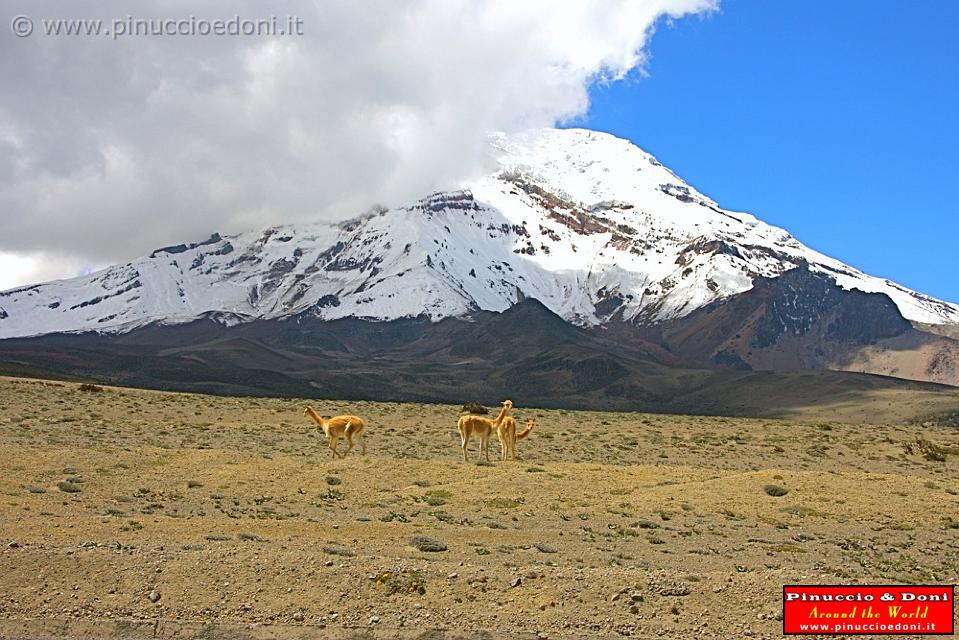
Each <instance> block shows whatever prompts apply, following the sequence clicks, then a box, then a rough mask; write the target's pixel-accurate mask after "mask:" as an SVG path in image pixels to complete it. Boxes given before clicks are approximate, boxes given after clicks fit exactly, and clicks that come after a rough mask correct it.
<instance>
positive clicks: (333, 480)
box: [326, 476, 343, 487]
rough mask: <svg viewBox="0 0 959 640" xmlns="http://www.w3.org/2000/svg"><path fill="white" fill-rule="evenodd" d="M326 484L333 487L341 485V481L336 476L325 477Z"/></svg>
mask: <svg viewBox="0 0 959 640" xmlns="http://www.w3.org/2000/svg"><path fill="white" fill-rule="evenodd" d="M326 484H328V485H330V486H331V487H335V486H336V485H338V484H343V481H342V480H341V479H340V478H339V477H337V476H326Z"/></svg>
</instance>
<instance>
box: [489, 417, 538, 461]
mask: <svg viewBox="0 0 959 640" xmlns="http://www.w3.org/2000/svg"><path fill="white" fill-rule="evenodd" d="M534 424H536V421H535V420H533V418H527V419H526V428H525V429H523V430H522V431H520V432H519V433H516V419H515V418H513V417H512V416H506V417H505V418H503V421H502V422H501V423H500V425H499V428H498V429H497V430H496V435H497V436H498V437H499V446H500V460H515V459H516V441H517V440H522V439H523V438H525V437H526V436H528V435H529V432H530V431H532V430H533V425H534Z"/></svg>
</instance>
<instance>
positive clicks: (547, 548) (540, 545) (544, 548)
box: [533, 542, 559, 553]
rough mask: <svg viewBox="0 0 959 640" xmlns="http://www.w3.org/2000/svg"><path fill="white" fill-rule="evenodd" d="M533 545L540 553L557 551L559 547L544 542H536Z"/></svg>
mask: <svg viewBox="0 0 959 640" xmlns="http://www.w3.org/2000/svg"><path fill="white" fill-rule="evenodd" d="M533 546H534V547H536V549H537V550H538V551H540V552H541V553H559V549H557V548H556V547H554V546H553V545H550V544H546V543H545V542H536V543H534V544H533Z"/></svg>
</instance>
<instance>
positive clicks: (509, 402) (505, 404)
mask: <svg viewBox="0 0 959 640" xmlns="http://www.w3.org/2000/svg"><path fill="white" fill-rule="evenodd" d="M503 408H504V409H506V410H507V411H509V410H510V409H512V408H513V401H512V400H503Z"/></svg>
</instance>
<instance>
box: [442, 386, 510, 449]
mask: <svg viewBox="0 0 959 640" xmlns="http://www.w3.org/2000/svg"><path fill="white" fill-rule="evenodd" d="M512 408H513V401H512V400H503V408H502V409H500V411H499V415H497V416H496V418H495V419H493V420H490V419H489V418H481V417H480V416H462V417H460V419H459V420H458V421H457V423H456V428H457V429H459V432H460V439H461V441H462V446H463V460H466V461H467V462H468V461H469V456H468V455H467V449H466V448H467V446H468V445H469V443H470V438H471V437H473V436H474V435H475V436H479V438H480V448H481V450H482V452H483V453H485V454H486V460H487V461H489V439H490V436H491V435H492V434H493V431H497V430H498V429H499V426H500V423H501V422H503V419H504V418H506V414H507V413H509V411H510V410H511V409H512Z"/></svg>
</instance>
